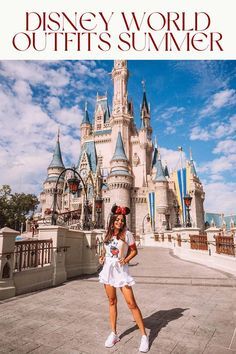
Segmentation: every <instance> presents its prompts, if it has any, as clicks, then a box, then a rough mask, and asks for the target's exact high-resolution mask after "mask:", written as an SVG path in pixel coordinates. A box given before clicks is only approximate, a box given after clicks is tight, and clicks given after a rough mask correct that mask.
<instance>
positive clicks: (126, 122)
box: [40, 60, 205, 233]
mask: <svg viewBox="0 0 236 354" xmlns="http://www.w3.org/2000/svg"><path fill="white" fill-rule="evenodd" d="M128 78H129V71H128V68H127V61H126V60H115V61H114V67H113V70H112V79H113V84H114V94H113V103H112V109H111V110H110V108H109V106H108V99H107V96H97V100H96V107H95V114H94V119H93V121H92V120H91V117H89V113H88V110H87V107H85V111H84V117H83V120H82V123H81V126H80V130H81V153H80V156H79V158H78V163H77V165H76V170H77V171H78V172H79V174H80V175H81V177H82V178H83V180H84V182H85V184H86V186H87V197H88V202H89V206H90V214H91V215H90V216H91V219H92V220H96V218H97V217H98V216H99V217H100V218H101V220H100V224H101V225H102V226H103V227H104V226H105V225H106V222H107V219H108V217H109V214H110V210H111V207H112V205H113V204H114V203H116V204H118V205H124V206H128V207H129V208H130V209H131V213H130V215H129V217H128V220H127V222H128V227H129V229H130V230H131V231H133V232H136V233H138V232H144V231H145V230H144V229H145V227H146V224H148V222H150V223H151V229H152V231H154V230H156V231H160V232H162V231H164V230H166V229H167V230H168V229H172V228H173V227H175V226H176V222H178V218H179V222H180V223H181V224H182V225H185V224H186V215H187V214H186V207H185V204H184V201H183V198H184V196H185V195H186V194H189V195H190V196H191V197H192V202H191V206H190V217H191V224H192V226H194V227H198V228H200V229H201V230H203V229H204V208H203V202H204V195H205V194H204V191H203V186H202V183H201V181H200V179H199V177H198V176H197V173H196V169H195V166H194V162H193V159H192V157H190V160H189V161H187V162H186V165H185V166H181V168H179V169H177V170H176V171H173V172H172V173H171V174H170V173H169V170H168V166H167V165H166V166H163V164H162V160H161V156H160V151H159V148H158V147H157V146H156V145H155V144H154V143H153V139H152V126H151V112H150V107H149V105H148V100H147V94H146V92H145V89H144V92H143V97H142V103H141V112H140V116H141V117H140V119H141V121H140V128H137V126H136V125H135V122H134V113H133V104H132V101H131V100H129V98H128V93H127V84H128ZM64 169H65V166H64V164H63V160H62V154H61V149H60V141H59V136H58V139H57V143H56V147H55V151H54V154H53V158H52V161H51V163H50V165H49V167H48V171H47V172H48V176H47V178H46V180H45V182H44V184H43V192H42V193H41V195H40V201H41V206H42V214H43V215H44V214H45V211H46V210H49V209H51V208H52V204H53V192H54V189H55V185H56V182H57V193H58V197H57V202H58V205H57V208H58V211H59V212H60V213H62V212H67V211H72V210H77V212H78V214H79V217H80V218H83V210H84V208H83V204H84V201H85V195H84V191H83V188H82V186H80V190H79V191H78V192H77V193H76V194H75V195H72V194H70V193H69V191H68V183H67V180H68V178H69V177H70V173H69V177H68V175H66V174H63V173H62V171H63V170H64ZM61 173H62V175H61V177H60V179H59V180H58V177H59V175H60V174H61ZM97 201H99V205H97V204H96V203H97ZM97 206H98V207H99V208H98V209H97ZM98 213H99V215H98Z"/></svg>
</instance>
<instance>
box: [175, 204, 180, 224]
mask: <svg viewBox="0 0 236 354" xmlns="http://www.w3.org/2000/svg"><path fill="white" fill-rule="evenodd" d="M174 209H175V215H176V221H175V227H181V224H180V220H179V209H180V207H179V204H178V202H177V200H175V201H174Z"/></svg>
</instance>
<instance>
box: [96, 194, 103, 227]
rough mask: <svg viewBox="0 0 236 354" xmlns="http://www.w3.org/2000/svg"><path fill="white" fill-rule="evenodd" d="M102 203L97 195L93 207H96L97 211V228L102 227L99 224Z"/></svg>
mask: <svg viewBox="0 0 236 354" xmlns="http://www.w3.org/2000/svg"><path fill="white" fill-rule="evenodd" d="M102 203H103V199H102V198H99V197H97V198H96V200H95V209H96V213H97V227H98V228H102V225H101V213H102Z"/></svg>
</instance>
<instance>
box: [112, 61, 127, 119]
mask: <svg viewBox="0 0 236 354" xmlns="http://www.w3.org/2000/svg"><path fill="white" fill-rule="evenodd" d="M128 77H129V72H128V68H127V60H115V61H114V68H113V70H112V79H113V81H114V96H113V114H114V115H120V114H123V113H127V112H128V92H127V83H128Z"/></svg>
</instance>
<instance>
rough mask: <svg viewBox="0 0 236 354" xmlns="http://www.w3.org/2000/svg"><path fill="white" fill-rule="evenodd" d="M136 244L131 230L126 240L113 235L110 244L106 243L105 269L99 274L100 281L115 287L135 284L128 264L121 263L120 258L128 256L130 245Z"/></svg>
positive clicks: (127, 233) (127, 232)
mask: <svg viewBox="0 0 236 354" xmlns="http://www.w3.org/2000/svg"><path fill="white" fill-rule="evenodd" d="M134 244H135V240H134V237H133V235H132V233H131V232H130V231H126V235H125V242H124V241H122V240H121V239H119V240H117V238H116V236H113V238H112V239H111V240H110V242H109V243H108V244H104V246H105V250H106V255H105V262H104V265H103V269H102V271H101V272H100V274H99V281H100V283H103V284H109V285H111V286H114V287H115V288H121V287H123V286H125V285H129V286H131V285H134V284H135V281H134V279H133V278H132V277H131V275H130V274H129V266H128V264H125V265H120V263H119V259H121V258H125V257H126V255H127V252H128V248H129V246H132V245H134Z"/></svg>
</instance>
